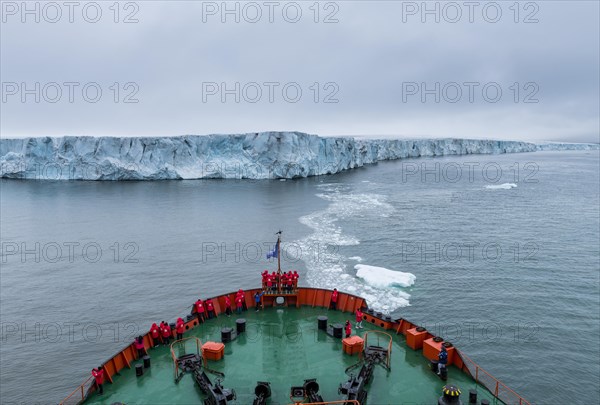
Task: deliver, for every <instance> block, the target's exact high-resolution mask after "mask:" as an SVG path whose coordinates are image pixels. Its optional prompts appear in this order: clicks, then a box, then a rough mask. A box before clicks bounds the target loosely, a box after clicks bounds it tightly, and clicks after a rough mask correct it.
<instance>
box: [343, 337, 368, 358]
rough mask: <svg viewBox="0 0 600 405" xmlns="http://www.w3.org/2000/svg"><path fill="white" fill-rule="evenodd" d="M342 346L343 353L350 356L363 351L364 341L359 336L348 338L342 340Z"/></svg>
mask: <svg viewBox="0 0 600 405" xmlns="http://www.w3.org/2000/svg"><path fill="white" fill-rule="evenodd" d="M342 346H343V350H344V353H347V354H349V355H351V356H352V355H355V354H359V353H361V352H362V351H363V347H364V340H363V339H362V338H361V337H360V336H356V335H355V336H350V337H348V338H345V339H343V340H342Z"/></svg>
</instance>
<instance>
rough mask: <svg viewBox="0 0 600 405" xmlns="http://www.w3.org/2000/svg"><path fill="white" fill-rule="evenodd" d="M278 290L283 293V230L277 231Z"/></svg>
mask: <svg viewBox="0 0 600 405" xmlns="http://www.w3.org/2000/svg"><path fill="white" fill-rule="evenodd" d="M276 235H277V247H276V248H275V249H276V252H277V280H278V281H277V292H278V293H279V294H281V249H280V246H281V231H279V232H277V234H276Z"/></svg>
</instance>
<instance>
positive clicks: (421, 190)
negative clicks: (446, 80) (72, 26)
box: [0, 151, 600, 404]
mask: <svg viewBox="0 0 600 405" xmlns="http://www.w3.org/2000/svg"><path fill="white" fill-rule="evenodd" d="M599 164H600V160H599V152H598V151H591V152H538V153H524V154H511V155H495V156H478V155H469V156H459V157H447V158H434V159H414V160H403V161H394V162H385V163H380V164H378V165H373V166H369V167H365V168H361V169H357V170H352V171H348V172H344V173H341V174H337V175H332V176H320V177H314V178H309V179H299V180H293V181H289V180H288V181H249V180H244V181H236V180H201V181H162V182H120V183H119V182H67V181H64V182H52V181H2V182H1V189H0V191H1V193H0V195H1V212H0V213H1V220H2V225H1V242H2V257H1V261H2V262H1V270H0V272H1V274H0V275H1V280H0V282H1V296H0V305H1V306H0V315H1V325H2V336H1V348H0V355H1V364H2V366H1V369H0V384H1V387H0V402H2V403H10V402H11V401H12V402H23V403H33V402H40V403H56V402H58V401H60V400H61V399H62V398H63V397H64V396H65V395H67V394H68V393H69V392H70V391H71V390H72V389H74V388H75V386H76V385H78V384H79V383H80V382H82V381H83V380H84V379H85V378H87V376H88V375H89V372H90V369H91V368H92V367H94V366H96V365H98V364H100V363H101V362H102V361H105V360H106V359H108V358H109V357H111V356H112V354H113V353H114V352H116V351H117V350H119V349H121V348H122V347H123V346H124V345H125V344H128V343H130V342H131V339H132V338H133V336H137V334H139V333H142V332H145V331H146V330H147V328H148V327H149V325H150V324H151V323H152V322H154V321H160V320H163V319H167V320H174V318H176V317H177V316H179V315H182V314H184V313H187V311H188V307H189V306H190V305H191V303H192V302H193V301H195V300H196V299H197V298H198V297H207V296H210V295H216V294H219V293H224V292H227V291H230V290H234V289H238V288H240V287H247V288H250V287H254V286H256V285H257V283H258V273H259V272H260V271H261V270H262V269H265V268H269V269H273V268H274V267H275V265H274V263H273V262H272V261H271V262H269V261H267V260H266V259H265V254H266V253H267V251H268V249H269V247H270V246H272V243H273V242H274V241H275V235H274V233H275V232H276V231H278V230H282V231H283V238H284V242H285V245H284V246H285V253H284V255H283V258H284V260H283V262H284V267H285V268H286V269H297V270H298V271H299V272H300V274H301V283H302V284H304V285H312V286H324V287H329V288H333V287H337V288H339V289H341V290H345V291H351V292H355V293H358V294H363V295H364V296H366V297H367V298H368V300H369V302H370V303H371V304H372V305H373V306H376V307H378V308H381V309H383V310H384V311H387V312H391V313H393V315H395V316H403V317H405V318H407V319H409V320H411V321H413V322H415V323H419V324H422V325H424V326H426V327H427V328H428V329H430V330H432V331H434V332H435V333H438V334H440V335H442V336H444V337H446V338H447V339H448V340H451V341H453V342H454V343H455V344H456V345H457V346H459V348H461V349H462V350H463V351H464V352H465V353H466V354H468V355H469V356H470V357H471V358H472V359H473V360H474V361H475V362H477V363H478V364H479V365H480V366H482V367H483V368H484V369H486V370H488V371H489V372H490V373H492V374H493V375H494V376H496V377H497V378H499V379H500V380H502V381H503V382H505V383H506V384H507V385H508V386H509V387H511V388H513V389H514V390H516V391H517V392H518V393H521V394H522V395H523V396H524V397H525V398H527V399H528V400H530V401H532V402H533V403H536V404H566V403H572V404H591V403H594V404H595V403H599V402H600V390H599V385H598V381H599V379H600V353H599V350H600V349H599V343H600V315H599V311H600V301H599V300H600V291H599V288H600V281H599V274H600V240H599V238H600V235H599V232H600V231H599V228H600V214H599V205H600V198H599V194H600V191H599V187H600V186H599V184H600V179H599V172H600V168H599ZM357 264H363V265H371V266H379V267H384V268H386V269H390V270H393V271H400V272H408V273H412V274H414V275H416V282H415V284H414V285H412V286H410V287H394V286H387V287H385V286H374V285H372V281H373V280H363V279H358V278H356V270H355V265H357Z"/></svg>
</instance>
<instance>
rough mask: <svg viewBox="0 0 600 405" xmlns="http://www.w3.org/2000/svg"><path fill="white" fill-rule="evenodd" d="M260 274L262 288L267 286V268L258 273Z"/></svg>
mask: <svg viewBox="0 0 600 405" xmlns="http://www.w3.org/2000/svg"><path fill="white" fill-rule="evenodd" d="M260 275H261V276H262V286H263V290H264V289H265V288H266V287H267V278H268V277H269V270H265V271H263V272H262V273H260Z"/></svg>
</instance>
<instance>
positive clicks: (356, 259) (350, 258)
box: [348, 256, 362, 263]
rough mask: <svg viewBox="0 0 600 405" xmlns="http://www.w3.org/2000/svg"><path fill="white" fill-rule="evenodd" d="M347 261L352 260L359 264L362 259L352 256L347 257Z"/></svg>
mask: <svg viewBox="0 0 600 405" xmlns="http://www.w3.org/2000/svg"><path fill="white" fill-rule="evenodd" d="M348 260H354V261H355V262H359V263H360V262H362V257H360V256H352V257H349V258H348Z"/></svg>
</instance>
